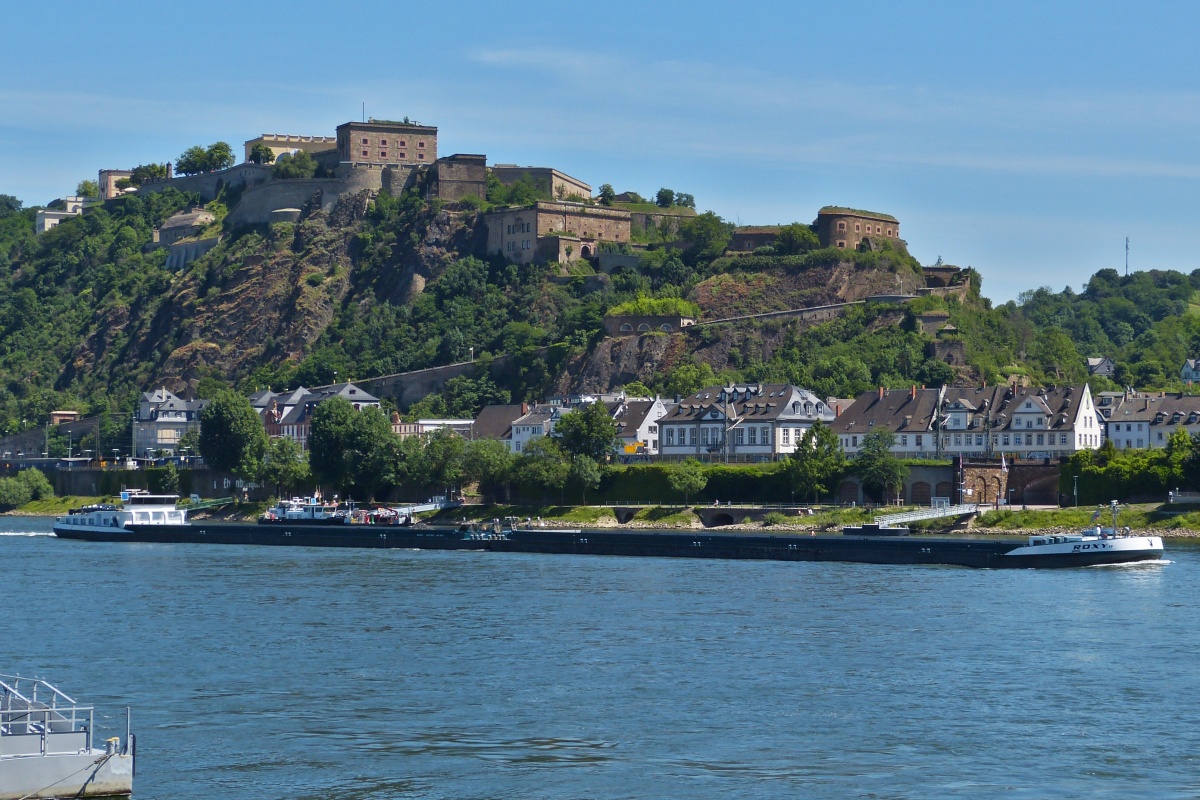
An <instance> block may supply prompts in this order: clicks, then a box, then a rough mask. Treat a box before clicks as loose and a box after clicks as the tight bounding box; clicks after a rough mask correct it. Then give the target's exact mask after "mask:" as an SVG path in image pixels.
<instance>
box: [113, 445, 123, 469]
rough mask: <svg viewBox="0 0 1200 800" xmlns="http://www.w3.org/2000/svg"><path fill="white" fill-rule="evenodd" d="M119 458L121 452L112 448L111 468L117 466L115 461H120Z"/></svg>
mask: <svg viewBox="0 0 1200 800" xmlns="http://www.w3.org/2000/svg"><path fill="white" fill-rule="evenodd" d="M120 457H121V451H120V450H118V449H117V448H115V447H114V448H113V466H114V467H115V466H116V465H117V460H118V459H120Z"/></svg>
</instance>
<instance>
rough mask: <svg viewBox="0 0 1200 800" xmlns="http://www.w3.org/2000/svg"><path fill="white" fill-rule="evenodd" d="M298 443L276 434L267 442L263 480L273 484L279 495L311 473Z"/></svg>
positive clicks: (306, 478)
mask: <svg viewBox="0 0 1200 800" xmlns="http://www.w3.org/2000/svg"><path fill="white" fill-rule="evenodd" d="M311 474H312V473H311V471H310V470H309V467H308V460H307V459H306V458H305V457H304V451H303V450H301V449H300V443H299V442H297V441H296V440H295V439H293V438H291V437H290V436H276V437H274V438H272V439H271V440H270V441H269V442H268V443H267V456H266V463H265V464H264V465H263V480H264V481H265V482H266V483H268V484H273V485H274V486H275V492H276V493H277V494H279V495H280V496H281V497H282V496H283V495H285V494H287V493H288V492H290V491H291V490H292V489H293V488H295V487H296V486H297V485H298V484H299V483H301V482H302V481H305V480H308V478H309V476H310V475H311Z"/></svg>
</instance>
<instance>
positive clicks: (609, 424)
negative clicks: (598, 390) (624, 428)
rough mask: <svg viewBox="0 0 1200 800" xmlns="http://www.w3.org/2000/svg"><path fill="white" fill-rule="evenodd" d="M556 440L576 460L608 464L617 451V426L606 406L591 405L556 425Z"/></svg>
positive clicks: (570, 414) (576, 410) (571, 413)
mask: <svg viewBox="0 0 1200 800" xmlns="http://www.w3.org/2000/svg"><path fill="white" fill-rule="evenodd" d="M554 438H555V439H556V440H557V441H558V443H559V445H561V446H562V448H563V450H565V451H566V452H567V453H568V454H570V455H571V456H572V457H578V456H587V457H589V458H591V459H593V460H594V461H598V462H605V461H608V459H609V457H610V456H611V455H612V452H613V442H614V441H615V440H616V438H617V423H616V422H615V421H614V420H613V418H612V417H611V416H609V413H608V409H607V408H605V406H604V404H603V403H589V404H587V405H586V406H583V407H582V408H577V409H575V410H574V411H569V412H567V413H566V414H563V416H562V419H560V420H559V421H558V423H557V424H555V426H554Z"/></svg>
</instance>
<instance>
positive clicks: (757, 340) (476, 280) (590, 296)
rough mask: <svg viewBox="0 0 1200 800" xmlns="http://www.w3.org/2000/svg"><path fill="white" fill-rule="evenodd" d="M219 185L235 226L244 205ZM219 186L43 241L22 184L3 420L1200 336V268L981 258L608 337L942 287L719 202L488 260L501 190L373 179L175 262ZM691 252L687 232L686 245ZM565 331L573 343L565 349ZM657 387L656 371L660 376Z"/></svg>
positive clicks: (1153, 375) (939, 375) (969, 372)
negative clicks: (358, 385)
mask: <svg viewBox="0 0 1200 800" xmlns="http://www.w3.org/2000/svg"><path fill="white" fill-rule="evenodd" d="M236 199H237V198H236V197H224V198H219V199H218V200H217V201H215V202H214V203H211V204H209V206H210V208H211V209H212V210H213V211H214V212H215V213H216V214H217V219H218V221H217V222H216V223H214V224H213V226H211V230H210V231H206V232H205V234H204V235H211V234H215V233H217V232H222V223H221V218H222V217H223V216H224V212H225V210H226V205H227V204H228V205H232V204H233V203H234V202H236ZM196 201H197V198H196V197H194V196H188V195H185V194H181V193H179V192H175V191H170V190H168V191H166V192H162V193H157V194H148V195H145V196H140V195H132V196H125V197H122V198H120V199H117V200H114V201H109V202H108V203H106V204H105V205H104V206H103V207H101V208H96V209H93V210H91V211H89V212H88V213H87V214H85V215H83V216H81V217H77V218H72V219H68V220H65V221H63V222H62V223H61V224H60V225H59V226H58V227H56V228H54V229H53V230H51V231H49V232H47V233H46V234H44V235H43V236H41V237H35V236H34V232H33V224H34V216H35V212H34V210H33V209H23V208H21V207H20V204H19V203H18V202H16V201H15V200H14V199H13V198H7V197H3V196H0V428H2V429H3V432H12V431H14V430H18V429H23V428H25V427H28V426H30V425H36V424H40V423H41V422H44V421H45V419H46V415H47V413H48V412H49V411H50V410H52V409H56V408H68V409H77V410H80V411H83V412H85V413H87V414H95V413H105V412H110V413H112V412H128V411H130V410H131V409H132V408H133V406H134V403H135V401H136V397H137V396H138V394H139V393H140V392H142V391H146V390H148V389H150V388H153V387H156V386H159V385H165V386H166V387H167V388H169V389H172V390H174V391H176V392H180V393H183V394H186V395H192V394H196V393H199V394H200V395H202V396H207V395H208V394H210V393H211V392H212V391H214V390H215V389H216V388H218V387H220V386H223V385H232V386H234V387H235V388H237V389H239V390H242V391H252V390H253V389H255V388H257V387H265V386H271V387H274V388H276V389H280V388H285V387H295V386H299V385H305V386H313V385H321V384H327V383H332V382H334V381H335V380H346V379H351V380H354V379H363V378H368V377H371V376H375V375H381V374H389V373H395V372H403V371H408V370H412V369H420V368H424V367H429V366H436V365H440V364H446V363H452V362H456V361H462V360H465V359H467V358H468V357H470V356H471V355H474V357H475V358H476V359H478V360H479V361H480V363H481V365H484V364H486V363H487V362H488V360H489V359H490V358H491V357H492V356H495V355H500V354H517V355H518V356H519V358H518V359H517V369H516V370H515V371H514V372H513V375H512V378H511V380H509V381H508V382H507V384H506V385H501V386H497V385H495V384H493V383H492V382H491V381H490V380H488V379H487V378H486V377H485V373H484V372H483V371H482V370H480V372H479V373H478V374H477V375H476V376H475V377H468V378H463V379H459V380H457V381H456V382H454V383H453V384H452V385H451V386H450V387H448V389H447V391H446V392H445V394H444V395H440V396H435V397H431V398H428V399H427V400H426V401H424V402H423V403H422V404H421V406H420V408H419V409H418V410H417V411H418V412H420V413H439V414H440V413H452V414H469V413H473V412H474V411H475V410H477V408H478V407H479V406H480V405H481V404H483V403H486V402H503V401H508V400H510V399H511V400H514V401H516V400H530V399H538V398H540V397H543V396H545V395H546V394H547V393H552V392H556V391H568V390H580V389H585V390H589V391H599V390H607V389H613V388H617V387H619V386H621V385H626V384H629V385H635V388H637V389H638V390H639V391H641V390H650V391H658V392H663V393H668V394H674V393H686V392H689V391H692V390H694V389H695V388H697V387H698V386H699V385H702V384H705V383H709V382H712V381H718V380H721V381H729V380H739V381H790V382H794V383H798V384H800V385H804V386H809V387H811V388H813V389H814V390H816V391H818V392H819V393H821V394H829V395H840V396H848V395H854V394H856V393H858V392H862V391H866V390H868V389H870V388H871V387H873V386H875V385H887V386H893V387H898V386H905V385H909V384H911V383H923V384H927V385H935V384H938V383H940V382H945V381H974V380H988V381H989V382H994V381H998V380H1005V379H1007V378H1008V377H1009V376H1011V375H1022V376H1025V377H1026V378H1027V379H1028V380H1030V381H1032V382H1059V383H1061V382H1063V381H1068V380H1070V381H1081V380H1083V379H1084V378H1085V375H1086V369H1085V366H1084V359H1085V358H1086V357H1087V356H1090V355H1110V356H1113V357H1114V358H1115V359H1116V360H1117V362H1118V365H1119V366H1118V368H1119V370H1120V372H1119V373H1118V378H1119V379H1121V380H1126V379H1127V380H1128V382H1130V383H1134V384H1136V385H1139V386H1141V387H1143V388H1158V387H1160V386H1161V387H1167V386H1171V385H1172V380H1171V379H1172V375H1177V373H1178V367H1179V363H1178V362H1180V360H1181V359H1182V358H1183V357H1184V356H1185V355H1187V354H1189V353H1196V352H1197V350H1196V348H1195V346H1194V345H1195V339H1196V335H1197V332H1200V329H1197V327H1196V325H1197V322H1198V319H1200V318H1197V317H1195V316H1193V315H1192V313H1191V309H1192V306H1191V305H1190V301H1191V298H1192V295H1193V293H1194V292H1195V289H1196V286H1195V285H1194V283H1195V282H1196V280H1197V279H1196V278H1195V277H1189V276H1185V275H1181V274H1179V273H1174V272H1161V273H1160V272H1151V273H1138V274H1137V275H1134V276H1131V277H1129V278H1122V277H1120V276H1117V275H1116V274H1115V273H1113V272H1112V271H1111V270H1107V271H1103V272H1100V273H1098V274H1097V275H1096V277H1095V278H1094V279H1093V280H1092V282H1091V285H1090V286H1089V287H1088V289H1087V290H1086V291H1085V292H1083V293H1082V294H1078V295H1076V294H1073V293H1070V292H1069V291H1067V292H1063V293H1061V294H1054V293H1053V292H1051V291H1049V290H1038V291H1036V292H1033V293H1031V294H1028V295H1025V296H1022V298H1021V301H1020V302H1018V303H1009V304H1005V305H1003V306H1000V307H998V308H994V309H993V308H991V306H990V304H989V303H988V301H987V300H986V299H983V298H981V297H980V296H979V294H978V291H979V286H978V277H977V276H975V279H974V286H973V287H972V292H971V294H970V295H969V296H968V297H967V298H966V299H965V300H963V301H962V302H959V301H957V300H942V299H938V298H922V299H921V300H919V301H917V302H915V303H913V304H911V306H909V307H907V308H898V307H895V306H887V305H878V306H877V305H866V306H857V307H853V308H851V309H850V310H849V311H848V312H847V313H846V314H845V315H844V316H842V317H841V318H839V319H835V320H832V321H829V322H824V323H821V324H817V325H813V324H808V323H802V322H798V321H794V320H768V321H763V322H739V323H736V324H734V323H730V324H723V325H716V326H710V327H705V328H702V329H698V330H697V331H695V332H691V333H687V334H674V335H665V334H655V335H650V336H644V337H626V338H624V339H619V340H606V339H605V338H604V335H603V319H604V315H605V313H606V312H607V311H608V310H609V309H611V308H613V307H615V306H618V305H619V304H630V303H632V304H633V306H632V307H637V304H638V303H642V302H645V299H646V298H657V299H658V300H660V301H670V300H671V299H672V298H675V299H678V300H682V301H686V302H687V303H691V304H695V306H697V307H698V309H699V311H700V314H701V317H702V319H706V320H707V319H717V318H724V317H729V316H737V315H740V314H747V313H754V312H761V311H770V310H783V309H787V308H796V307H802V306H812V305H822V304H829V303H837V302H842V301H846V300H857V299H861V298H863V297H865V296H868V295H871V294H876V293H883V292H892V291H895V289H896V287H897V286H898V285H899V284H900V283H901V282H903V285H905V286H909V287H911V286H914V285H917V286H919V285H921V284H922V278H921V267H920V265H919V264H917V263H916V261H915V260H913V259H912V258H911V257H910V256H908V255H907V254H906V253H904V252H902V251H897V250H893V249H891V247H890V245H889V246H885V247H884V248H883V249H882V250H881V251H879V252H863V253H858V252H853V253H850V252H846V251H841V250H820V249H816V241H815V236H813V235H811V231H807V226H793V227H794V228H796V231H793V234H794V235H793V236H791V237H790V238H789V239H788V242H789V246H788V247H787V248H785V249H786V253H772V252H765V253H759V254H758V255H755V256H747V257H738V258H731V257H727V256H724V255H723V254H724V250H725V244H726V241H727V240H728V237H729V235H730V232H731V227H732V226H730V225H728V224H727V223H725V222H724V221H722V220H721V219H720V218H718V217H716V216H715V215H713V214H711V213H709V214H700V215H697V216H695V217H692V218H689V219H688V220H687V221H685V222H684V223H683V225H682V227H681V230H680V233H679V237H678V239H677V240H676V242H675V248H671V247H666V246H662V247H661V249H657V250H652V251H650V252H648V253H646V254H645V255H644V256H642V258H641V261H640V265H639V268H638V269H626V270H623V271H620V272H618V273H616V274H614V275H611V276H609V275H597V274H594V273H593V272H592V270H591V268H590V267H588V266H587V265H586V264H582V263H574V264H572V265H570V267H564V266H560V265H547V266H516V265H512V264H508V263H505V262H504V261H503V260H502V259H498V258H494V259H486V258H483V257H482V253H483V247H482V244H483V238H484V237H485V231H484V230H483V226H482V225H481V224H480V210H481V209H480V206H479V204H470V205H463V206H459V207H454V206H443V205H441V204H440V203H436V202H435V203H427V202H425V201H423V200H421V199H420V198H419V197H418V196H417V195H415V194H406V195H404V196H402V197H399V198H392V197H389V196H387V195H386V194H385V195H381V196H379V197H378V198H376V199H375V200H373V201H371V200H369V199H368V198H367V197H366V196H365V195H360V196H357V197H350V198H346V199H345V200H343V201H342V202H341V203H340V204H339V205H338V206H337V207H336V208H335V209H334V210H333V211H332V212H331V213H329V214H325V213H322V212H321V211H320V210H319V209H306V211H305V213H304V215H303V216H302V218H301V220H300V221H299V222H296V223H277V224H275V225H272V226H270V227H265V226H264V227H252V228H244V229H240V230H225V231H223V234H224V238H223V240H222V242H221V244H220V245H219V246H217V247H216V248H215V249H214V250H212V251H211V252H209V253H208V254H207V255H205V256H204V257H202V258H200V259H199V260H197V261H195V262H193V263H192V264H190V265H189V266H188V267H187V268H186V269H185V270H184V271H182V272H170V271H168V270H166V269H165V260H166V251H165V250H164V249H153V248H150V247H148V245H149V244H150V242H151V236H152V231H153V230H154V229H155V228H156V227H157V226H159V225H160V224H161V223H162V221H163V220H164V219H166V218H167V217H168V216H170V215H171V214H172V213H175V212H176V211H179V210H181V209H185V208H187V207H189V206H191V205H192V204H194V203H195V202H196ZM676 248H677V249H676ZM938 309H941V310H945V311H946V312H948V313H949V315H950V321H951V323H952V324H953V326H954V327H955V328H956V329H957V330H956V332H954V333H952V334H949V335H947V334H945V333H944V334H943V335H942V338H943V339H949V340H952V341H961V343H962V346H963V348H964V350H965V353H966V359H967V365H966V366H965V367H963V366H958V367H955V368H951V367H949V366H948V365H947V364H946V363H945V362H944V361H942V360H939V359H937V358H935V357H933V352H932V348H931V346H930V344H931V339H930V337H929V336H927V335H925V334H922V333H921V332H920V329H919V326H918V325H917V323H916V320H915V315H916V314H917V313H921V312H924V311H929V310H938ZM546 346H550V349H549V350H546V351H544V350H541V349H540V348H544V347H546ZM636 384H641V385H640V386H637V385H636Z"/></svg>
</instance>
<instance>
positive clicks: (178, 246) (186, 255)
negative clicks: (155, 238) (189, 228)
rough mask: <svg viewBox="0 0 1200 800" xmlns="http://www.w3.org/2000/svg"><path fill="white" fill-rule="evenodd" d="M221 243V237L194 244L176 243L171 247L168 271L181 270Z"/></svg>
mask: <svg viewBox="0 0 1200 800" xmlns="http://www.w3.org/2000/svg"><path fill="white" fill-rule="evenodd" d="M220 243H221V237H220V236H214V237H212V238H211V239H198V240H196V241H194V242H176V243H175V244H173V245H171V252H170V253H168V254H167V269H170V270H181V269H183V268H184V267H186V266H187V265H188V264H190V263H192V262H193V261H195V260H196V259H197V258H199V257H200V256H202V255H204V254H205V253H207V252H208V251H209V250H212V249H213V248H214V247H216V246H217V245H218V244H220Z"/></svg>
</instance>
